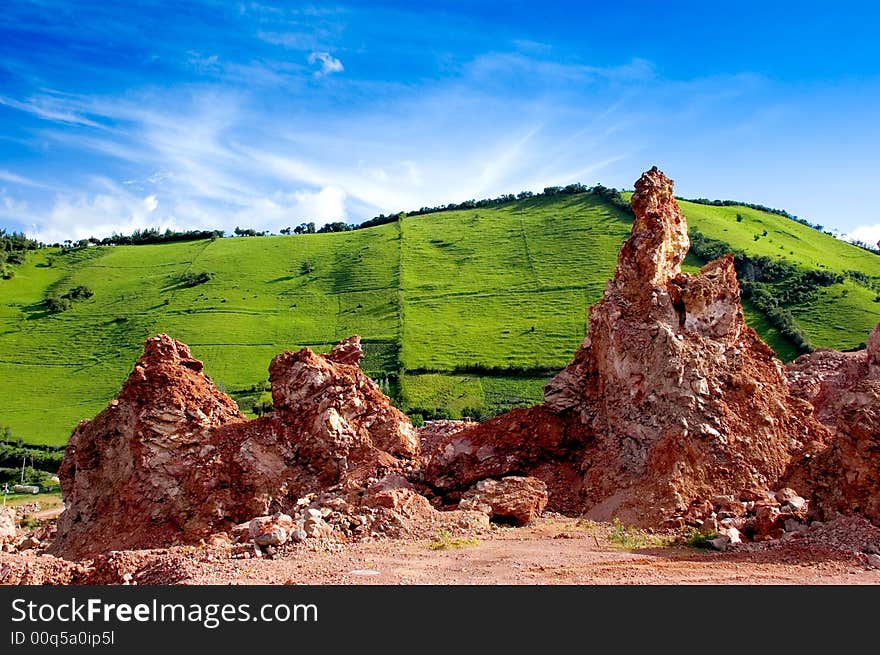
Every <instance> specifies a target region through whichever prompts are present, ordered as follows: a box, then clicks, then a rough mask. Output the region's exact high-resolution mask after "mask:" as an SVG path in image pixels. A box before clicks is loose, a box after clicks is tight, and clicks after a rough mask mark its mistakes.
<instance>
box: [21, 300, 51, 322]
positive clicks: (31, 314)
mask: <svg viewBox="0 0 880 655" xmlns="http://www.w3.org/2000/svg"><path fill="white" fill-rule="evenodd" d="M21 311H22V312H23V313H24V315H25V320H26V321H35V320H39V319H41V318H46V317H47V316H49V310H48V309H47V308H46V305H45V304H43V303H41V302H38V303H33V304H32V305H25V306H24V307H22V308H21Z"/></svg>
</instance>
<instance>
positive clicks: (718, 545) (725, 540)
mask: <svg viewBox="0 0 880 655" xmlns="http://www.w3.org/2000/svg"><path fill="white" fill-rule="evenodd" d="M708 544H709V545H710V546H711V547H712V548H713V549H714V550H718V551H721V552H724V551H725V550H727V547H728V546H730V537H728V536H727V535H726V534H723V535H720V536H718V537H715V539H710V540H709V541H708Z"/></svg>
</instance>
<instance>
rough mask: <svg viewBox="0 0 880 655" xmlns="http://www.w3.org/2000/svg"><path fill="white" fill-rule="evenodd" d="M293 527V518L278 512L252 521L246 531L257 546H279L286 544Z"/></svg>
mask: <svg viewBox="0 0 880 655" xmlns="http://www.w3.org/2000/svg"><path fill="white" fill-rule="evenodd" d="M294 527H295V526H294V523H293V518H291V517H290V516H288V515H287V514H283V513H281V512H278V513H276V514H273V515H272V516H258V517H256V518H255V519H252V520H251V522H250V524H249V526H248V529H249V531H250V535H251V539H253V540H254V543H255V544H257V545H258V546H280V545H282V544H284V543H286V542H287V539H288V538H289V537H290V533H291V531H292V530H293V529H294Z"/></svg>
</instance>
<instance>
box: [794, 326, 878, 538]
mask: <svg viewBox="0 0 880 655" xmlns="http://www.w3.org/2000/svg"><path fill="white" fill-rule="evenodd" d="M788 377H789V380H790V381H791V386H792V389H793V390H794V393H796V394H798V395H799V396H800V397H801V398H804V399H805V400H808V401H809V402H810V403H812V405H813V407H814V410H815V415H816V418H817V419H818V420H819V421H821V422H822V423H824V424H825V425H826V426H827V427H828V428H829V430H830V431H831V433H833V435H834V437H833V439H830V440H826V441H818V442H814V443H810V444H808V445H807V447H806V448H805V449H804V450H803V452H802V453H800V455H799V456H798V457H797V458H795V460H794V461H793V462H792V465H791V467H790V469H789V471H788V472H787V474H786V479H787V480H788V481H789V482H790V483H791V484H793V485H795V486H797V487H798V488H803V489H810V490H811V500H812V502H813V505H814V508H815V510H816V512H817V514H818V515H819V516H820V517H821V518H824V519H828V518H830V517H832V516H834V515H835V514H836V513H837V512H843V513H845V514H849V513H858V514H862V515H863V516H865V517H866V518H868V519H869V520H871V521H873V522H874V523H875V524H877V525H880V324H878V326H877V327H875V328H874V330H873V331H872V332H871V335H870V336H869V337H868V347H867V348H866V349H865V350H860V351H857V352H848V353H840V352H836V351H833V350H827V349H819V350H817V351H815V352H813V353H810V354H807V355H801V356H800V357H798V358H797V359H796V360H795V361H794V362H792V363H791V364H789V366H788Z"/></svg>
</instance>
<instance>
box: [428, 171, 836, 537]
mask: <svg viewBox="0 0 880 655" xmlns="http://www.w3.org/2000/svg"><path fill="white" fill-rule="evenodd" d="M632 206H633V210H634V213H635V221H634V223H633V227H632V233H631V235H630V237H629V239H628V240H627V241H626V242H625V243H624V244H623V246H622V248H621V250H620V254H619V256H618V261H617V268H616V270H615V274H614V278H613V279H612V280H611V281H610V282H609V283H608V285H607V287H606V289H605V294H604V297H603V299H602V300H601V301H600V302H599V303H598V304H596V305H595V306H593V307H592V308H591V309H590V312H589V331H588V334H587V337H586V338H585V339H584V342H583V344H582V346H581V347H580V349H579V350H578V352H577V353H576V354H575V356H574V359H573V361H572V363H571V364H570V365H569V366H568V367H567V368H566V369H565V370H564V371H562V372H561V373H560V374H559V375H557V376H556V377H555V378H554V379H553V380H551V381H550V382H549V383H548V384H547V386H546V387H545V402H544V404H543V405H540V406H538V407H534V408H531V409H527V410H515V411H513V412H511V413H509V414H506V415H503V416H501V417H497V418H496V419H493V420H492V421H489V422H487V423H485V424H483V425H481V426H478V427H476V428H474V429H469V430H463V431H461V432H458V433H456V434H454V435H451V436H450V437H449V438H448V439H446V440H440V441H439V442H438V443H437V444H436V446H435V448H434V450H433V452H432V453H431V454H430V455H431V457H430V463H429V465H428V470H427V475H426V477H427V479H428V481H429V482H430V483H431V484H433V485H434V486H435V488H436V489H437V490H438V491H439V492H440V493H443V494H446V495H447V496H449V497H450V498H453V497H454V496H455V495H456V494H457V493H460V492H461V491H464V489H466V488H467V487H469V486H470V485H472V484H474V483H475V482H477V481H478V480H480V479H483V478H486V477H494V478H500V477H503V476H505V475H509V474H517V475H531V476H534V477H537V478H540V479H542V480H544V481H545V482H546V484H547V486H548V488H549V490H550V501H549V505H548V506H549V507H550V508H551V509H556V510H558V511H566V512H578V513H580V512H584V511H586V512H588V514H589V515H590V516H592V517H594V518H600V519H607V518H610V517H612V516H617V517H620V518H621V519H622V520H625V521H629V522H632V523H636V524H642V525H651V524H656V523H658V522H659V521H661V520H662V519H663V518H664V517H669V516H673V515H676V514H678V515H680V514H682V513H683V512H685V511H686V509H687V507H688V506H689V504H690V502H691V501H692V500H693V499H697V498H706V497H712V496H715V495H718V494H737V493H738V492H739V491H740V490H743V489H749V488H754V487H766V486H768V485H770V484H772V483H773V482H774V481H776V480H777V479H778V478H779V477H780V476H781V475H782V473H783V472H784V470H785V468H786V465H787V463H788V461H789V459H790V456H791V454H792V453H793V452H795V451H796V450H797V449H799V448H801V447H802V446H803V445H804V444H805V443H808V442H813V441H816V440H822V439H823V438H824V434H825V433H824V429H823V428H822V426H821V425H819V424H818V423H817V422H816V420H815V419H814V418H813V416H812V408H811V407H810V405H809V404H808V403H807V402H805V401H804V400H801V399H798V398H795V397H793V396H792V395H791V394H790V393H789V390H788V384H787V381H786V377H785V369H784V367H783V365H782V363H781V362H780V361H779V360H778V359H776V357H775V356H774V354H773V351H772V350H771V349H770V348H769V347H768V346H767V345H765V344H764V343H763V342H762V341H761V340H760V338H759V337H758V336H757V334H756V333H755V332H754V331H753V330H752V329H751V328H749V327H748V326H747V325H746V324H745V322H744V321H743V315H742V307H741V305H740V289H739V284H738V281H737V279H736V273H735V270H734V261H733V257H732V256H731V255H728V256H726V257H722V258H721V259H718V260H715V261H713V262H710V263H708V264H707V265H706V266H704V267H703V268H702V270H701V271H700V273H699V274H696V275H691V274H685V273H682V272H681V264H682V261H683V260H684V258H685V256H686V254H687V251H688V245H689V242H688V236H687V225H686V223H685V220H684V217H683V216H682V214H681V212H680V210H679V208H678V205H677V203H676V202H675V198H674V196H673V191H672V182H671V180H669V179H668V178H667V177H666V176H665V175H663V174H662V173H661V172H660V171H658V170H657V169H656V168H654V169H652V170H650V171H648V172H647V173H645V174H644V175H643V176H642V177H641V178H640V179H639V181H638V182H636V185H635V193H634V195H633V198H632Z"/></svg>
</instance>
